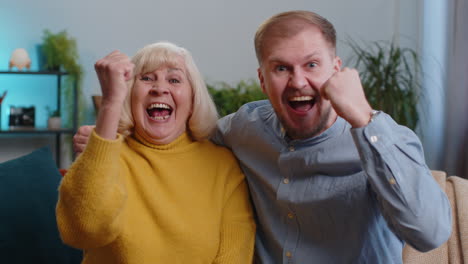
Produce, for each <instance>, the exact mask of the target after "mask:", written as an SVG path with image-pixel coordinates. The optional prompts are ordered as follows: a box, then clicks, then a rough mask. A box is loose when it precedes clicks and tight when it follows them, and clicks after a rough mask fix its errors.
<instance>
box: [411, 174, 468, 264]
mask: <svg viewBox="0 0 468 264" xmlns="http://www.w3.org/2000/svg"><path fill="white" fill-rule="evenodd" d="M432 176H434V178H435V179H436V181H437V183H439V185H440V187H441V188H442V189H443V190H444V191H445V193H446V194H447V197H448V198H449V200H450V204H451V206H452V235H451V236H450V238H449V240H448V241H447V242H446V243H444V244H443V245H442V246H440V247H438V248H436V249H434V250H431V251H429V252H426V253H421V252H419V251H417V250H415V249H413V248H412V247H410V246H409V245H406V246H405V247H404V249H403V263H405V264H446V263H447V264H461V263H468V180H466V179H463V178H460V177H457V176H450V177H447V174H446V173H445V172H443V171H432Z"/></svg>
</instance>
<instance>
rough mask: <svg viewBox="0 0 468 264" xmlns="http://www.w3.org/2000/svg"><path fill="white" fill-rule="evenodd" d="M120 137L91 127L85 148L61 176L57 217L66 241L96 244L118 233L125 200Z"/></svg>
mask: <svg viewBox="0 0 468 264" xmlns="http://www.w3.org/2000/svg"><path fill="white" fill-rule="evenodd" d="M122 141H123V139H122V137H121V136H119V137H118V138H117V139H116V140H106V139H103V138H100V137H99V136H98V135H97V134H96V133H95V132H94V131H93V133H92V134H91V136H90V139H89V142H88V145H87V147H86V149H85V151H84V152H83V153H82V154H81V155H80V156H79V158H78V159H77V160H76V161H75V162H74V163H73V164H72V166H71V167H70V169H69V170H68V172H67V174H66V175H65V176H64V178H63V180H62V182H61V184H60V187H59V200H58V203H57V207H56V217H57V224H58V228H59V231H60V235H61V238H62V240H63V241H64V242H65V243H66V244H68V245H70V246H73V247H76V248H81V249H90V248H97V247H101V246H104V245H106V244H109V243H110V242H112V241H113V240H115V238H116V237H117V236H118V235H119V234H120V232H121V229H122V224H123V222H122V221H123V215H122V212H123V208H124V206H125V201H126V190H125V186H124V179H123V178H122V175H120V162H119V157H120V155H119V154H120V149H121V147H122Z"/></svg>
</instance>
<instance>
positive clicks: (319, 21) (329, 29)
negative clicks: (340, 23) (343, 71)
mask: <svg viewBox="0 0 468 264" xmlns="http://www.w3.org/2000/svg"><path fill="white" fill-rule="evenodd" d="M311 25H312V26H316V27H318V28H319V30H320V31H321V32H322V34H323V36H324V38H325V41H326V42H327V43H328V44H329V45H330V48H331V51H332V54H333V55H335V54H336V31H335V28H334V27H333V25H332V24H331V23H330V22H329V21H328V20H327V19H325V18H324V17H322V16H320V15H318V14H316V13H314V12H310V11H302V10H298V11H288V12H283V13H279V14H276V15H274V16H272V17H270V18H268V19H267V20H265V21H264V22H263V23H262V24H260V26H259V27H258V29H257V32H256V33H255V39H254V43H255V54H256V55H257V60H258V63H259V65H262V59H263V57H262V56H263V53H262V51H263V49H264V48H265V46H266V45H268V42H267V41H266V39H267V38H268V37H278V38H287V37H292V36H295V35H296V34H298V33H300V32H301V31H302V30H304V29H305V28H306V27H307V26H311Z"/></svg>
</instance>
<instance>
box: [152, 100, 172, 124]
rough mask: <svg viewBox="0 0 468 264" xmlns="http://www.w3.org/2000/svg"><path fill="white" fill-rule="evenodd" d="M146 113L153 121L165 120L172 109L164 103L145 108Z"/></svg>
mask: <svg viewBox="0 0 468 264" xmlns="http://www.w3.org/2000/svg"><path fill="white" fill-rule="evenodd" d="M146 112H147V113H148V116H149V117H150V118H151V119H153V120H157V121H160V120H166V119H168V118H169V117H170V116H171V114H172V107H171V106H170V105H168V104H164V103H153V104H151V105H150V106H148V107H147V108H146Z"/></svg>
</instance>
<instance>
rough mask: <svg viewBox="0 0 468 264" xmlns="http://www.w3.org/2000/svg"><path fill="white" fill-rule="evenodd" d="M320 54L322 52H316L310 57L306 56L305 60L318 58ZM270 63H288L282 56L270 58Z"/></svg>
mask: <svg viewBox="0 0 468 264" xmlns="http://www.w3.org/2000/svg"><path fill="white" fill-rule="evenodd" d="M319 54H320V52H318V51H315V52H312V53H310V54H309V55H306V56H304V57H303V59H304V60H310V59H312V58H313V57H315V56H317V55H319ZM268 63H286V61H285V60H284V59H283V58H282V57H281V56H278V57H271V58H269V59H268Z"/></svg>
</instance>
